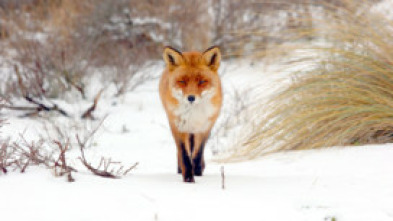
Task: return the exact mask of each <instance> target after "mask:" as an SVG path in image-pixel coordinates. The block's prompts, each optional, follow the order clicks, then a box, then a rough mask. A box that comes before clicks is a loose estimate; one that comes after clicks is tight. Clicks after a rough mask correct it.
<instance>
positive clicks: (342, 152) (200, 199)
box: [0, 62, 393, 221]
mask: <svg viewBox="0 0 393 221" xmlns="http://www.w3.org/2000/svg"><path fill="white" fill-rule="evenodd" d="M237 66H239V67H237ZM224 70H225V75H224V77H223V84H224V89H225V95H226V97H225V101H224V103H225V105H226V106H225V108H224V113H223V115H222V116H221V117H220V120H219V121H220V122H223V121H225V118H226V117H227V116H228V115H230V114H231V111H230V109H231V104H233V103H236V101H234V100H233V99H234V98H235V96H232V94H233V93H232V92H233V91H234V88H237V89H238V90H240V93H246V92H245V91H242V90H241V89H247V88H248V87H250V86H251V85H258V90H257V91H258V93H260V92H261V91H265V92H266V95H268V94H269V93H271V91H272V88H276V87H277V85H275V84H274V81H273V79H277V78H279V77H278V76H279V75H277V74H273V73H271V72H272V70H269V69H262V68H261V67H258V66H257V65H254V66H250V65H249V64H248V63H247V62H245V63H241V65H238V64H234V65H227V66H226V68H225V67H224V68H223V69H222V71H224ZM157 87H158V81H157V80H155V81H152V82H149V83H146V84H144V85H142V86H141V87H139V88H137V90H136V91H134V92H131V93H128V94H126V95H125V96H123V97H121V98H118V99H113V98H110V97H104V98H102V99H101V100H100V103H99V106H98V109H97V112H96V114H97V115H98V116H104V115H106V114H108V117H107V118H106V120H105V121H104V124H103V126H102V127H101V129H100V130H99V131H98V132H97V134H96V136H95V137H94V142H93V145H92V147H91V148H90V149H88V151H87V152H86V154H87V158H88V159H89V160H91V161H93V162H94V163H96V162H98V160H99V159H100V156H110V157H112V158H113V159H114V160H118V161H121V162H123V164H125V165H132V164H133V163H135V162H139V165H138V166H137V168H136V169H135V170H133V171H132V172H131V173H130V174H128V175H127V176H125V177H123V178H121V179H105V178H100V177H97V176H94V175H91V174H90V173H89V172H88V171H87V170H86V169H84V168H83V166H82V165H81V163H80V162H79V160H78V159H77V156H78V154H77V152H78V151H77V149H76V150H73V153H74V154H70V155H69V159H68V160H69V162H70V164H71V165H72V166H74V167H76V168H78V169H79V170H80V171H79V172H78V173H74V174H73V175H74V178H75V180H76V181H75V182H73V183H68V182H66V180H65V178H64V177H55V176H53V174H52V171H50V170H47V169H44V168H40V167H29V168H28V171H27V172H26V173H25V174H20V173H19V172H10V173H8V174H6V175H3V174H1V175H0V199H1V200H0V220H1V221H11V220H12V221H19V220H20V221H22V220H33V221H35V220H36V221H53V220H56V221H60V220H64V221H75V220H81V221H90V220H94V221H100V220H103V221H104V220H105V221H108V220H113V221H122V220H127V221H130V220H132V221H139V220H140V221H149V220H152V221H155V220H165V221H178V220H179V221H180V220H181V221H184V220H189V221H191V220H226V221H232V220H233V221H235V220H236V221H238V220H247V221H248V220H256V221H257V220H258V221H262V220H283V221H297V220H299V221H300V220H301V221H305V220H310V221H319V220H320V221H333V220H335V221H341V220H344V221H361V220H364V221H370V220H376V221H384V220H393V175H392V174H393V160H392V159H393V145H391V144H386V145H379V146H364V147H356V148H329V149H324V150H312V151H296V152H286V153H278V154H272V155H268V156H265V157H261V158H259V159H257V160H253V161H248V162H241V163H217V162H216V161H214V159H215V156H214V154H213V153H215V152H217V151H218V152H220V151H222V150H225V149H226V148H227V146H229V145H230V144H229V143H231V142H233V140H232V139H236V138H234V137H233V136H234V133H236V131H235V132H229V133H228V134H226V137H224V138H221V137H220V134H225V133H219V132H217V133H215V135H213V137H212V139H211V140H210V142H209V143H208V146H207V149H206V157H207V168H206V170H205V174H204V176H203V177H196V183H194V184H187V183H183V182H182V178H181V176H180V175H178V174H177V173H176V168H177V160H176V150H175V146H174V143H173V141H172V137H171V134H170V131H169V128H168V125H167V120H166V117H165V113H164V110H163V109H162V107H161V103H160V101H159V96H158V91H157ZM251 88H252V87H251ZM246 91H247V90H246ZM254 96H256V95H254V94H253V93H252V92H250V93H249V94H248V95H247V99H248V101H249V102H252V99H253V97H254ZM258 96H260V94H258ZM71 106H72V105H71ZM72 108H75V109H78V108H81V107H79V106H78V105H77V104H75V107H69V109H71V110H72ZM231 117H235V116H231ZM49 121H52V122H55V123H56V124H58V125H66V124H67V122H68V119H65V118H63V117H52V118H50V120H49ZM220 122H219V123H220ZM93 124H94V123H93ZM85 126H86V125H85ZM92 126H94V125H90V124H88V123H87V126H86V127H87V128H88V127H92ZM41 128H42V124H41V123H40V122H38V120H37V119H26V118H17V117H10V118H9V119H8V124H7V125H5V126H4V127H3V128H1V131H2V133H1V136H3V137H4V136H7V135H10V136H12V137H14V138H15V139H18V138H17V137H18V134H19V133H22V132H24V136H25V138H26V139H28V140H34V139H38V138H37V135H38V134H39V133H40V131H41ZM68 132H69V133H70V134H72V131H68ZM220 145H221V146H220ZM222 167H223V168H224V175H225V179H224V183H225V189H222V182H223V180H222V176H221V168H222Z"/></svg>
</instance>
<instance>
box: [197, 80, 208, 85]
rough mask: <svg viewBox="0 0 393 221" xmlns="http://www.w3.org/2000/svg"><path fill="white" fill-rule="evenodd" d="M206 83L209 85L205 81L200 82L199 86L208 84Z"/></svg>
mask: <svg viewBox="0 0 393 221" xmlns="http://www.w3.org/2000/svg"><path fill="white" fill-rule="evenodd" d="M206 83H207V81H205V80H200V81H199V83H198V84H199V85H204V84H206Z"/></svg>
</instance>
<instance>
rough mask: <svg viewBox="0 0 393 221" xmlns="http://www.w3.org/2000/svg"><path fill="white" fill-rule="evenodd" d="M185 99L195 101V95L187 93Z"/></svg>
mask: <svg viewBox="0 0 393 221" xmlns="http://www.w3.org/2000/svg"><path fill="white" fill-rule="evenodd" d="M187 99H188V101H189V102H190V103H192V102H194V101H195V96H194V95H188V97H187Z"/></svg>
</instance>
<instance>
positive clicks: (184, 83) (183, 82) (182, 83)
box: [177, 81, 186, 85]
mask: <svg viewBox="0 0 393 221" xmlns="http://www.w3.org/2000/svg"><path fill="white" fill-rule="evenodd" d="M177 83H179V84H180V85H186V81H177Z"/></svg>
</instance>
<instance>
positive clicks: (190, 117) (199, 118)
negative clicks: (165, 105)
mask: <svg viewBox="0 0 393 221" xmlns="http://www.w3.org/2000/svg"><path fill="white" fill-rule="evenodd" d="M214 93H215V90H213V89H210V90H208V91H204V92H203V93H202V94H201V97H197V98H196V100H195V101H194V102H193V103H190V102H189V101H188V100H187V98H186V97H185V96H184V95H183V93H182V91H181V90H175V89H173V90H172V94H173V96H174V97H175V98H176V99H177V100H178V101H179V105H177V106H176V107H173V113H174V114H175V116H176V117H177V119H176V120H175V124H176V127H177V129H178V130H179V131H180V132H184V133H202V132H206V131H207V130H208V129H209V128H210V126H211V125H212V123H213V122H211V120H209V118H210V117H212V116H213V115H214V114H215V113H216V111H217V107H215V106H214V105H213V104H212V103H211V98H212V97H213V96H214Z"/></svg>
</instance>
